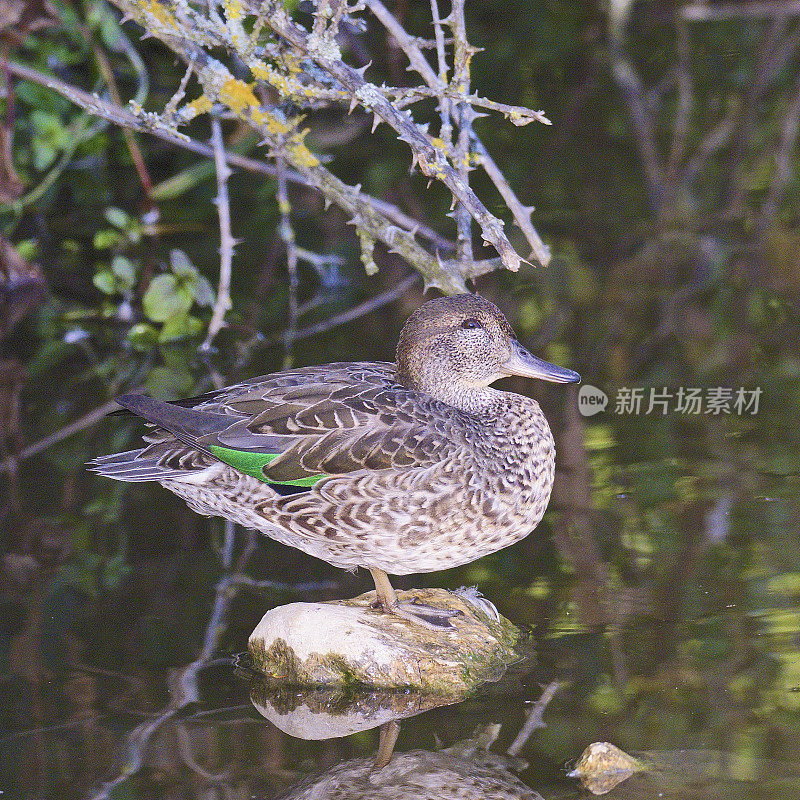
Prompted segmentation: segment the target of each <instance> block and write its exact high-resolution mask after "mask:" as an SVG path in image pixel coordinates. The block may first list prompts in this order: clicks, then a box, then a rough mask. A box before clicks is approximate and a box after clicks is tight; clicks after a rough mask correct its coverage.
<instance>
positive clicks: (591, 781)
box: [567, 742, 650, 794]
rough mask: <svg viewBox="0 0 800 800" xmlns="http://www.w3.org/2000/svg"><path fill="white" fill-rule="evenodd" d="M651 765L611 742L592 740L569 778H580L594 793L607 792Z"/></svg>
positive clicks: (569, 773) (585, 786)
mask: <svg viewBox="0 0 800 800" xmlns="http://www.w3.org/2000/svg"><path fill="white" fill-rule="evenodd" d="M649 768H650V767H649V765H648V764H647V763H645V762H644V761H640V760H639V759H637V758H634V757H633V756H629V755H628V754H627V753H626V752H625V751H624V750H620V749H619V747H617V746H616V745H613V744H610V743H609V742H592V744H590V745H589V746H588V747H587V748H586V749H585V750H584V751H583V754H582V755H581V757H580V758H579V759H578V762H577V763H576V764H575V768H574V769H573V770H572V771H571V772H568V773H567V777H568V778H580V781H581V783H582V784H583V787H584V788H585V789H588V790H589V791H590V792H591V793H592V794H607V793H608V792H610V791H611V790H612V789H613V788H614V787H615V786H618V785H619V784H620V783H622V782H623V781H626V780H628V778H630V777H631V775H635V774H636V773H637V772H646V771H647V770H648V769H649Z"/></svg>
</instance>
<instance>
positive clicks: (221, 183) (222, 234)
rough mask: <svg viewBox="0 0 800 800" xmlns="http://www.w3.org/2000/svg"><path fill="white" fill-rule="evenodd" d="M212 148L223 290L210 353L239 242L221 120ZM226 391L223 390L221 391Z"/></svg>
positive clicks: (207, 345) (214, 123) (214, 126)
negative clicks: (233, 231)
mask: <svg viewBox="0 0 800 800" xmlns="http://www.w3.org/2000/svg"><path fill="white" fill-rule="evenodd" d="M211 146H212V147H213V149H214V167H215V169H216V173H217V196H216V199H215V200H214V203H215V205H216V206H217V214H218V216H219V256H220V258H219V286H218V287H217V297H216V300H215V301H214V311H213V313H212V315H211V322H209V323H208V333H207V334H206V338H205V341H204V342H203V344H202V345H201V346H200V348H201V350H206V351H208V350H210V349H211V345H212V342H213V341H214V337H215V336H216V335H217V334H218V333H219V331H220V329H221V328H222V325H223V324H224V322H225V313H226V312H227V311H228V309H229V308H230V307H231V276H232V274H233V248H234V246H235V245H236V241H235V239H234V238H233V235H232V234H231V205H230V199H229V197H228V178H229V177H230V175H231V170H230V167H228V164H227V163H226V161H225V142H224V141H223V139H222V125H221V123H220V121H219V120H218V119H212V120H211ZM217 388H222V387H219V386H218V387H217Z"/></svg>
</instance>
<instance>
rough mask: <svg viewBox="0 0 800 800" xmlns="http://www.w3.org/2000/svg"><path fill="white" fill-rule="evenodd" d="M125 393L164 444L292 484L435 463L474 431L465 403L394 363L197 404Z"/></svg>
mask: <svg viewBox="0 0 800 800" xmlns="http://www.w3.org/2000/svg"><path fill="white" fill-rule="evenodd" d="M119 402H120V403H121V404H122V405H123V406H125V407H126V408H129V409H130V410H131V411H133V412H134V413H136V414H139V415H140V416H143V417H144V418H145V419H147V420H148V421H150V422H151V423H154V424H155V425H156V426H158V428H160V429H162V430H163V431H165V432H166V434H162V435H159V434H156V436H154V437H153V439H155V444H156V445H158V446H160V447H162V448H163V447H164V446H165V444H166V443H167V440H168V439H173V441H174V440H175V439H177V440H178V441H179V442H180V443H181V444H182V445H183V446H184V447H189V448H191V449H196V450H197V451H199V452H201V453H203V454H207V455H210V456H213V457H214V458H217V459H219V460H220V461H223V462H225V463H227V464H230V465H231V466H233V467H235V468H237V469H239V470H241V471H242V472H245V473H247V474H249V475H253V476H255V477H257V478H259V479H260V480H263V481H266V482H268V483H274V484H283V485H290V486H311V485H313V484H314V483H315V482H316V481H317V480H319V479H320V478H323V477H326V476H329V475H342V474H346V473H351V472H355V471H359V470H382V469H399V468H408V467H412V466H428V465H432V464H434V463H438V462H440V461H442V460H443V459H445V458H447V457H448V455H450V454H452V453H453V452H454V451H456V450H458V449H460V448H462V447H463V446H465V445H466V444H467V442H468V439H469V438H470V430H471V427H470V425H469V421H468V420H467V419H466V417H467V415H465V414H464V413H463V412H459V411H457V410H456V409H453V408H450V407H449V406H446V405H444V404H443V403H441V402H439V401H437V400H434V399H433V398H431V397H428V396H427V395H424V394H421V393H419V392H414V391H412V390H409V389H407V388H405V387H403V386H400V385H398V384H397V383H396V382H395V381H394V367H393V365H391V364H375V363H366V364H359V363H348V364H328V365H325V366H324V367H309V368H305V369H300V370H291V371H288V372H283V373H276V374H275V375H269V376H266V377H264V378H258V379H254V380H251V381H248V382H246V383H242V384H238V385H237V386H232V387H229V388H228V389H223V390H222V391H220V392H219V393H215V394H213V395H207V396H204V397H203V398H202V399H201V400H200V402H198V403H197V404H196V405H195V406H194V407H187V406H189V405H190V404H188V403H187V404H184V405H182V406H180V407H176V406H174V405H171V404H169V403H162V402H160V401H157V400H152V399H151V398H142V397H140V396H127V397H122V398H120V400H119ZM151 440H152V439H151ZM176 445H177V442H176ZM179 449H180V448H179ZM173 458H174V455H173Z"/></svg>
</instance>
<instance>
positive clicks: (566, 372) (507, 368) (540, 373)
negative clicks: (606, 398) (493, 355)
mask: <svg viewBox="0 0 800 800" xmlns="http://www.w3.org/2000/svg"><path fill="white" fill-rule="evenodd" d="M503 374H505V375H519V376H520V377H522V378H538V379H539V380H542V381H550V382H551V383H579V382H580V379H581V376H580V375H578V373H577V372H575V371H574V370H571V369H567V368H566V367H559V366H557V365H556V364H551V363H550V362H549V361H544V360H543V359H541V358H536V356H534V355H532V354H531V353H529V352H528V351H527V350H526V349H525V348H524V347H523V346H522V345H521V344H520V343H519V342H518V341H516V340H514V341H512V343H511V357H510V358H509V359H508V361H506V363H505V364H503Z"/></svg>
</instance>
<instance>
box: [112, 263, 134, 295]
mask: <svg viewBox="0 0 800 800" xmlns="http://www.w3.org/2000/svg"><path fill="white" fill-rule="evenodd" d="M111 271H112V272H113V273H114V274H115V275H116V276H117V278H118V279H119V281H120V282H121V283H123V284H124V285H125V286H127V287H128V288H129V289H130V288H132V287H133V284H134V283H136V267H134V266H133V262H132V261H131V260H130V259H129V258H125V256H114V258H113V260H112V261H111Z"/></svg>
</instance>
